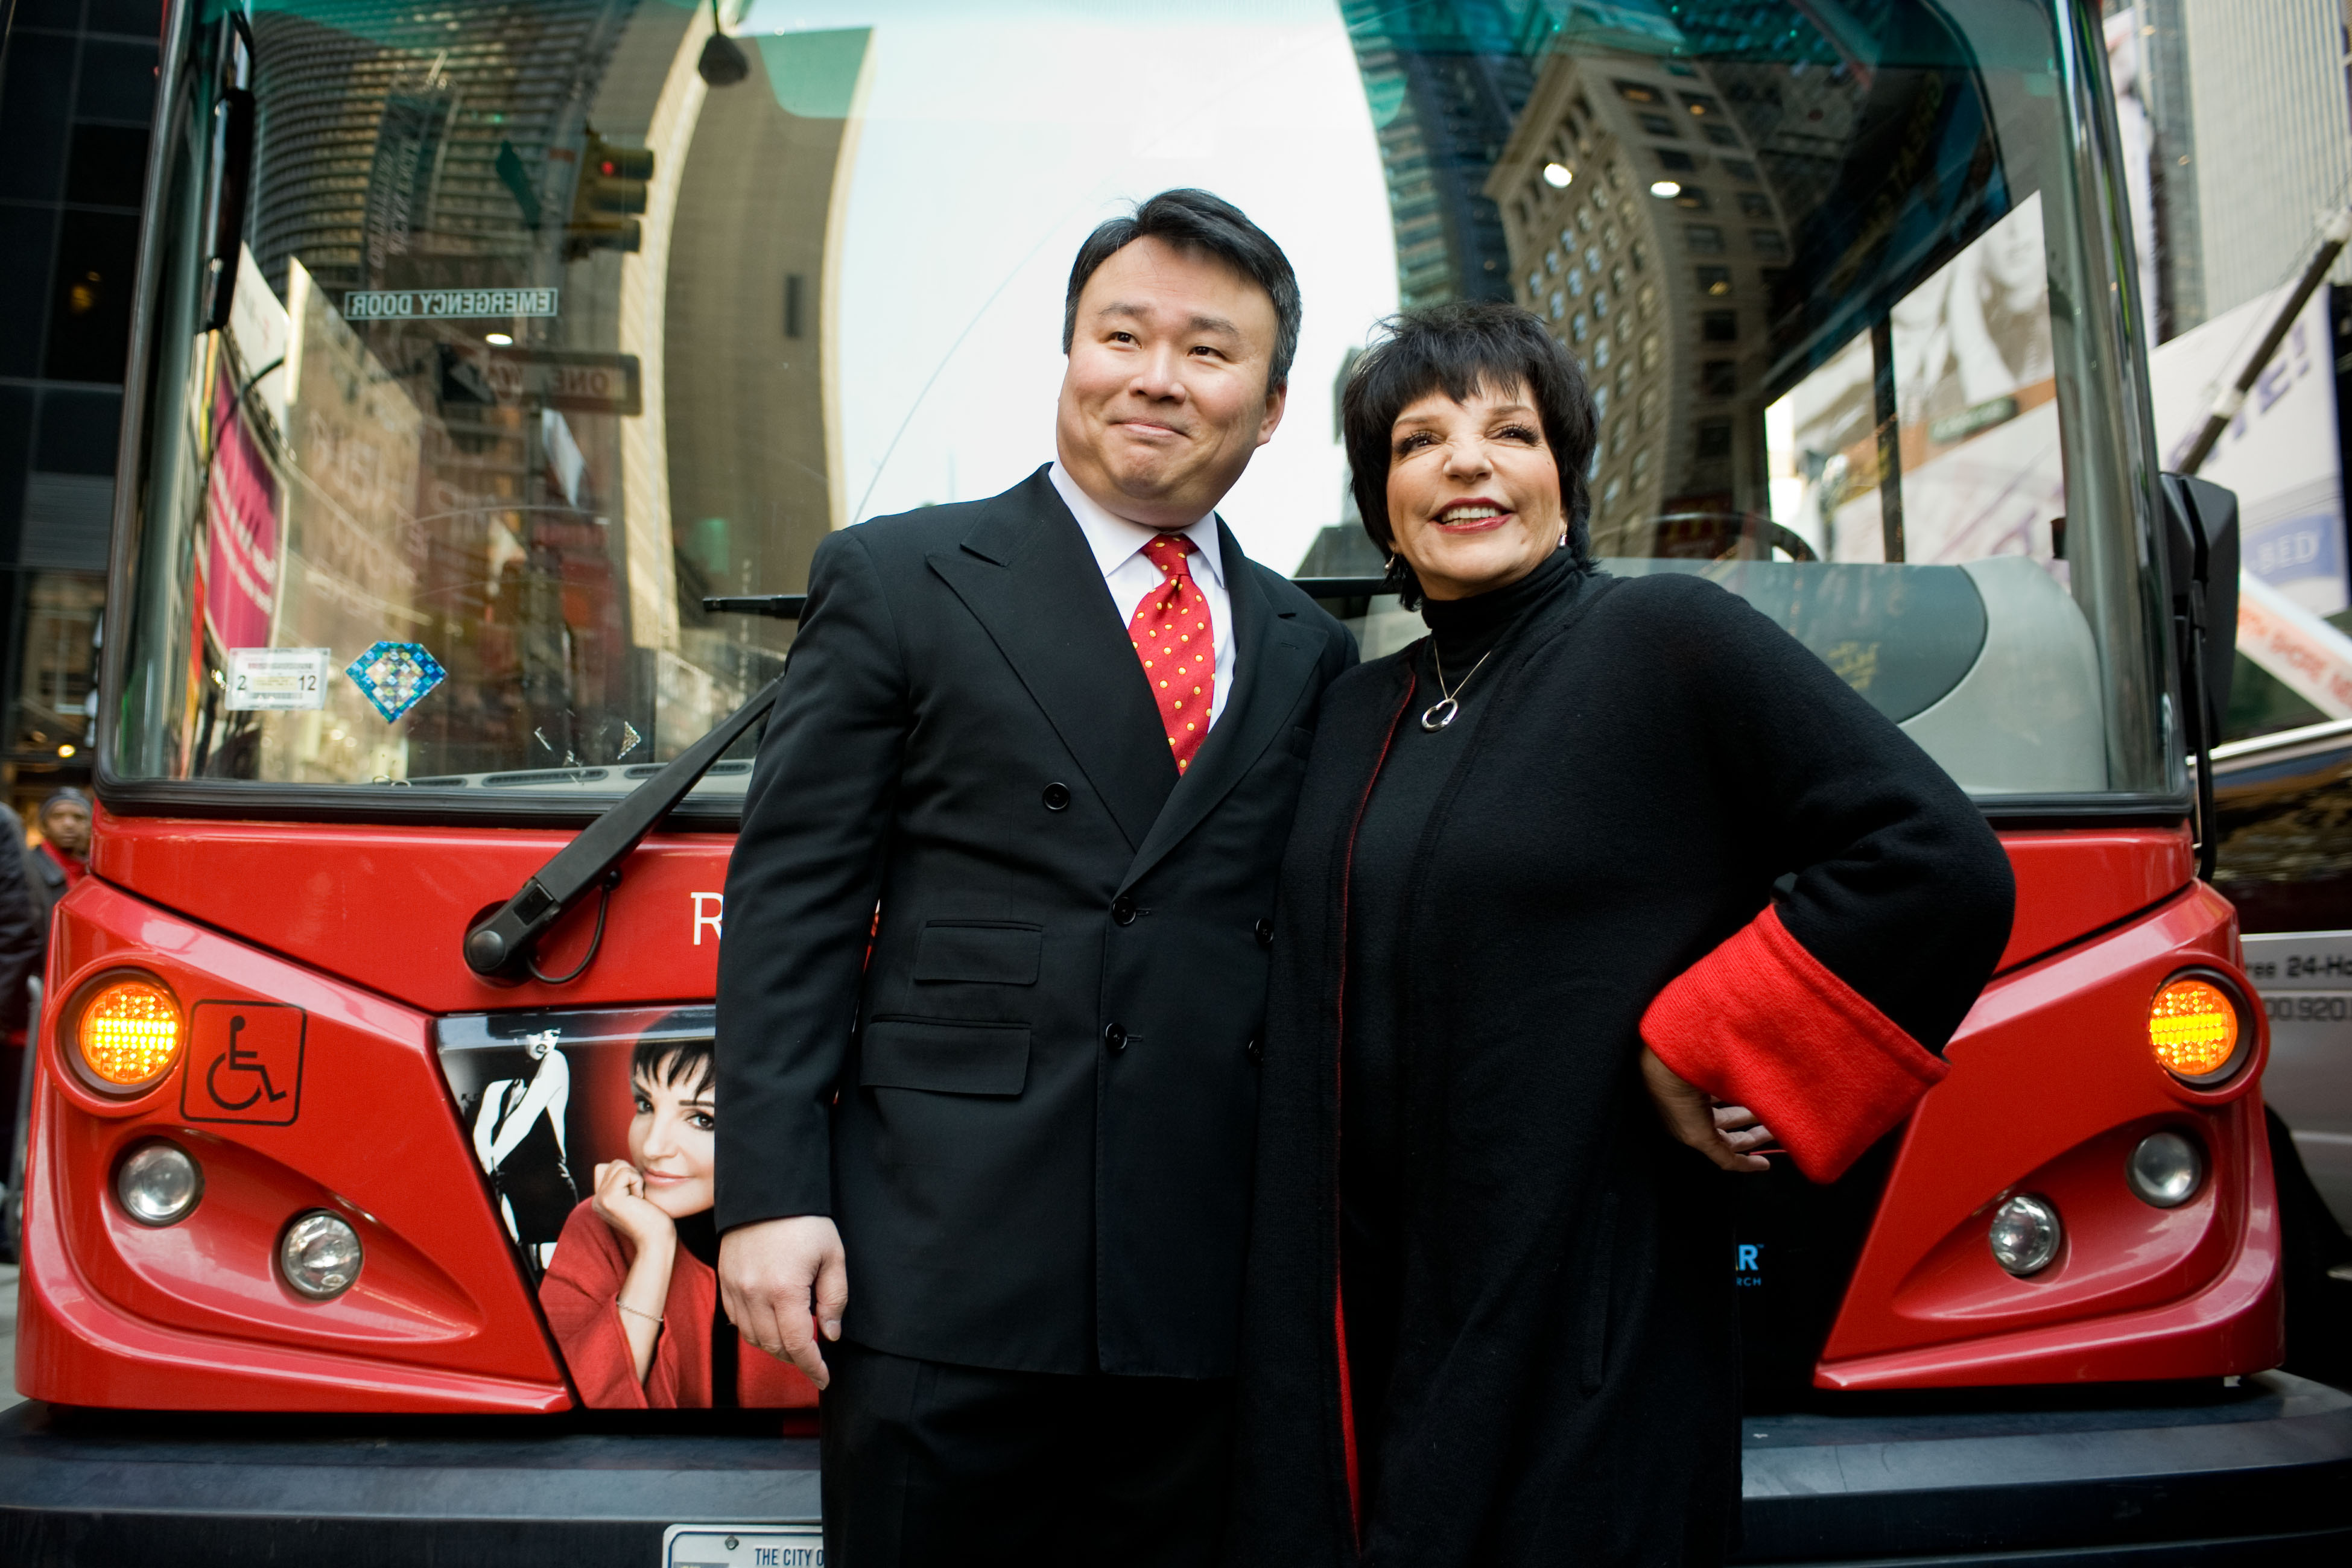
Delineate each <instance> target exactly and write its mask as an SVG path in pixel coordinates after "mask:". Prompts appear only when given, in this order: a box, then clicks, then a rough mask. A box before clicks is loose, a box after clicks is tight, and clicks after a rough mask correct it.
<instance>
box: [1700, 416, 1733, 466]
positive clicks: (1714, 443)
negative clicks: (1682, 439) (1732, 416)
mask: <svg viewBox="0 0 2352 1568" xmlns="http://www.w3.org/2000/svg"><path fill="white" fill-rule="evenodd" d="M1698 455H1700V456H1701V457H1728V456H1730V455H1731V421H1729V420H1727V419H1702V420H1700V421H1699V422H1698Z"/></svg>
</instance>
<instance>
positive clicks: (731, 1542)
mask: <svg viewBox="0 0 2352 1568" xmlns="http://www.w3.org/2000/svg"><path fill="white" fill-rule="evenodd" d="M661 1568H824V1526H823V1525H817V1524H673V1525H671V1526H670V1527H669V1528H668V1529H667V1530H666V1531H663V1532H662V1559H661Z"/></svg>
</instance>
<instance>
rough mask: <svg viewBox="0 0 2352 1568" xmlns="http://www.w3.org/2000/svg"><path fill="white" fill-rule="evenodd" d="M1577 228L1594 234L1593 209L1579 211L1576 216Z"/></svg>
mask: <svg viewBox="0 0 2352 1568" xmlns="http://www.w3.org/2000/svg"><path fill="white" fill-rule="evenodd" d="M1576 226H1577V227H1578V228H1580V229H1582V230H1583V231H1584V232H1585V233H1586V234H1591V232H1592V209H1591V207H1582V208H1580V209H1578V211H1577V214H1576Z"/></svg>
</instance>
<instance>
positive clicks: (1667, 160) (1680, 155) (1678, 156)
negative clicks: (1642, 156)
mask: <svg viewBox="0 0 2352 1568" xmlns="http://www.w3.org/2000/svg"><path fill="white" fill-rule="evenodd" d="M1650 151H1651V152H1655V153H1656V154H1657V155H1658V167H1659V168H1661V169H1664V171H1665V172H1667V173H1669V174H1688V173H1690V172H1693V171H1695V170H1696V169H1697V167H1698V160H1697V159H1696V158H1693V157H1692V156H1691V155H1690V154H1689V153H1687V152H1677V151H1675V149H1674V148H1672V147H1653V148H1651V149H1650Z"/></svg>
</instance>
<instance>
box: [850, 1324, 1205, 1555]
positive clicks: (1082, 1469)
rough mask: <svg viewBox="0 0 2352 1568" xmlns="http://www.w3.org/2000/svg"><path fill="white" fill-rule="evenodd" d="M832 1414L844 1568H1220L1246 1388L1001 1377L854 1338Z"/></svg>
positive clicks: (1150, 1380)
mask: <svg viewBox="0 0 2352 1568" xmlns="http://www.w3.org/2000/svg"><path fill="white" fill-rule="evenodd" d="M824 1358H825V1361H826V1364H828V1366H829V1367H830V1368H831V1370H832V1373H833V1381H832V1385H831V1386H830V1387H828V1388H827V1389H826V1390H825V1391H824V1400H823V1403H822V1405H821V1406H820V1410H819V1431H820V1437H821V1446H822V1448H823V1450H824V1548H825V1561H826V1563H827V1564H828V1565H829V1568H930V1565H932V1564H942V1565H944V1564H950V1563H951V1564H953V1565H954V1568H983V1565H991V1564H998V1563H1002V1564H1005V1565H1006V1568H1013V1565H1016V1564H1017V1565H1019V1568H1211V1565H1212V1564H1213V1563H1215V1561H1216V1556H1217V1547H1218V1543H1219V1539H1220V1535H1221V1532H1222V1531H1223V1527H1224V1512H1225V1486H1226V1476H1227V1471H1228V1469H1229V1467H1230V1465H1231V1463H1232V1458H1233V1408H1234V1398H1233V1381H1232V1380H1231V1379H1230V1378H1219V1379H1214V1380H1209V1381H1193V1380H1191V1379H1185V1378H1174V1377H1111V1376H1107V1375H1102V1374H1099V1373H1097V1374H1092V1375H1084V1376H1065V1375H1056V1374H1053V1373H1038V1372H997V1371H992V1370H990V1369H988V1368H985V1367H975V1366H957V1365H953V1364H948V1363H944V1362H936V1361H919V1360H916V1359H914V1358H912V1357H908V1356H902V1355H891V1354H887V1353H886V1352H883V1351H878V1350H870V1349H867V1348H866V1347H865V1346H863V1345H856V1344H852V1343H848V1342H847V1341H841V1342H839V1343H834V1344H829V1345H826V1346H825V1347H824Z"/></svg>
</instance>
